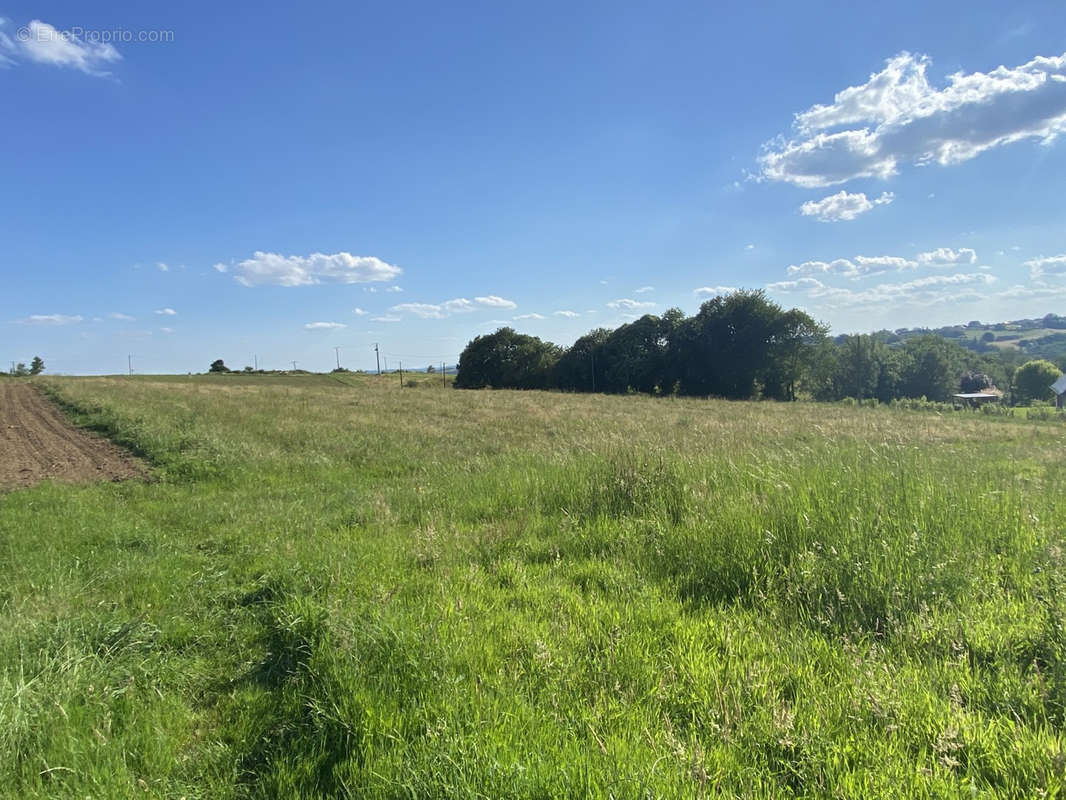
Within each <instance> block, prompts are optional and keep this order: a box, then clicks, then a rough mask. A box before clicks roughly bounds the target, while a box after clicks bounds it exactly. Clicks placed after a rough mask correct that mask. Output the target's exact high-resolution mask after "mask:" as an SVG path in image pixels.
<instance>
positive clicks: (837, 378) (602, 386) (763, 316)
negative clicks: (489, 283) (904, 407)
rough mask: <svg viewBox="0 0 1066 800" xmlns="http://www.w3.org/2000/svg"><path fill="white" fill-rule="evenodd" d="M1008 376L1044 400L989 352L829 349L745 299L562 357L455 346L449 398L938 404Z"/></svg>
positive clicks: (910, 344)
mask: <svg viewBox="0 0 1066 800" xmlns="http://www.w3.org/2000/svg"><path fill="white" fill-rule="evenodd" d="M1032 363H1035V362H1032ZM1044 364H1046V366H1047V367H1050V370H1051V371H1052V372H1054V373H1056V375H1055V376H1054V377H1052V378H1051V381H1053V380H1054V379H1055V377H1057V374H1061V373H1059V372H1058V370H1057V368H1056V367H1055V366H1054V365H1053V364H1049V363H1047V362H1044ZM1023 370H1024V372H1023ZM1016 373H1018V374H1020V375H1021V376H1022V377H1025V376H1026V375H1027V374H1029V373H1035V374H1036V376H1035V378H1034V379H1033V380H1031V381H1029V382H1028V383H1025V384H1024V387H1025V391H1024V392H1022V393H1021V394H1019V395H1018V396H1017V397H1016V398H1015V399H1016V400H1018V401H1020V402H1028V401H1030V400H1034V399H1040V400H1043V399H1050V390H1049V389H1045V390H1040V389H1039V387H1038V386H1037V384H1038V383H1039V381H1042V380H1044V379H1045V378H1046V377H1047V376H1048V375H1050V374H1051V372H1044V371H1041V370H1034V368H1032V367H1029V365H1025V366H1023V367H1020V368H1016V367H1015V365H1014V364H1012V363H1010V361H1009V359H1005V358H1002V357H1000V354H999V353H998V352H996V353H983V354H982V353H975V352H973V351H972V350H967V349H966V348H964V347H962V346H960V345H959V344H958V343H956V342H952V341H949V340H947V339H944V338H942V337H939V336H936V335H931V334H930V335H926V336H918V337H915V338H909V339H907V340H906V341H904V342H901V343H899V344H897V345H888V344H886V343H884V342H883V341H881V340H880V339H879V338H878V337H876V336H874V335H866V334H863V335H855V336H840V337H836V338H831V337H829V336H828V328H827V326H826V325H824V324H822V323H820V322H817V321H816V320H814V319H813V318H812V317H811V316H810V315H808V314H807V313H806V312H804V311H801V310H799V309H795V308H793V309H787V310H786V309H784V308H782V307H781V306H780V305H778V304H777V303H774V302H773V301H771V300H769V299H768V298H767V297H766V294H765V293H764V292H763V291H762V290H750V291H748V290H746V291H737V292H733V293H731V294H727V295H720V296H718V297H715V298H714V299H712V300H708V301H707V302H705V303H704V304H703V305H702V306H700V309H699V311H698V312H697V313H696V314H694V315H693V316H691V317H686V316H685V314H684V312H682V311H681V310H680V309H677V308H673V309H670V310H669V311H667V312H666V313H664V314H663V315H662V316H656V315H653V314H646V315H644V316H643V317H640V318H639V319H636V320H634V321H633V322H629V323H626V324H624V325H621V326H619V327H617V328H614V329H613V330H612V329H609V328H596V329H595V330H592V331H590V332H589V333H587V334H585V335H584V336H582V337H581V338H579V339H578V340H577V341H576V342H574V344H573V345H571V346H570V347H568V348H563V347H560V346H558V345H556V344H553V343H552V342H547V341H544V340H542V339H540V338H538V337H535V336H529V335H526V334H521V333H518V332H517V331H515V330H514V329H512V328H500V329H499V330H497V331H496V332H495V333H492V334H488V335H485V336H478V337H476V338H475V339H473V340H472V341H471V342H470V343H469V344H468V345H467V346H466V348H465V349H464V350H463V353H462V355H461V356H460V358H459V366H458V374H457V376H456V381H455V386H456V387H457V388H463V389H477V388H489V387H491V388H497V389H561V390H564V391H575V392H606V393H624V392H642V393H649V394H675V395H690V396H700V397H706V396H716V397H725V398H731V399H752V398H765V399H775V400H794V399H796V398H797V397H799V396H801V395H802V396H806V397H811V398H813V399H817V400H827V401H832V400H841V399H844V398H848V397H853V398H856V399H869V398H876V399H877V400H879V401H881V402H887V401H889V400H892V399H896V398H904V397H908V398H920V397H924V398H926V399H928V400H934V401H941V402H942V401H947V400H950V399H951V396H952V395H953V394H955V393H956V392H958V391H960V389H963V390H968V391H980V390H981V389H984V388H987V387H991V386H999V387H1007V386H1012V385H1013V384H1014V383H1015V381H1014V378H1015V374H1016ZM1051 381H1048V383H1050V382H1051ZM1045 386H1046V384H1045Z"/></svg>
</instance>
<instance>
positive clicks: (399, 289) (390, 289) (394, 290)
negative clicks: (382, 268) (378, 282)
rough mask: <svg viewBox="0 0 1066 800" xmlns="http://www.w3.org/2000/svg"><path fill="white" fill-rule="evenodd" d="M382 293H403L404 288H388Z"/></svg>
mask: <svg viewBox="0 0 1066 800" xmlns="http://www.w3.org/2000/svg"><path fill="white" fill-rule="evenodd" d="M382 291H383V292H392V293H395V292H402V291H403V287H402V286H386V287H385V288H384V289H382Z"/></svg>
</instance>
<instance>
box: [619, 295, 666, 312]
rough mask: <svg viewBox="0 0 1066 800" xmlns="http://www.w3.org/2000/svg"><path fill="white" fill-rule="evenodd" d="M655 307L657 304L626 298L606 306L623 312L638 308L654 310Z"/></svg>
mask: <svg viewBox="0 0 1066 800" xmlns="http://www.w3.org/2000/svg"><path fill="white" fill-rule="evenodd" d="M657 305H659V304H658V303H654V302H652V301H650V300H631V299H630V298H628V297H623V298H622V299H620V300H612V301H611V302H609V303H608V304H607V307H608V308H615V309H621V310H623V311H635V310H637V309H638V308H655V307H656V306H657Z"/></svg>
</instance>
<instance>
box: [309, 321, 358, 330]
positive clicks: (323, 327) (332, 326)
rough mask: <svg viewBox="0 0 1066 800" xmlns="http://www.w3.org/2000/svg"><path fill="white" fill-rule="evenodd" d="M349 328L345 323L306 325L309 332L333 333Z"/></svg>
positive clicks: (310, 323) (311, 323) (312, 323)
mask: <svg viewBox="0 0 1066 800" xmlns="http://www.w3.org/2000/svg"><path fill="white" fill-rule="evenodd" d="M347 327H348V326H347V325H345V324H344V323H343V322H308V323H307V324H306V325H304V328H306V329H307V330H309V331H333V330H339V329H341V328H347Z"/></svg>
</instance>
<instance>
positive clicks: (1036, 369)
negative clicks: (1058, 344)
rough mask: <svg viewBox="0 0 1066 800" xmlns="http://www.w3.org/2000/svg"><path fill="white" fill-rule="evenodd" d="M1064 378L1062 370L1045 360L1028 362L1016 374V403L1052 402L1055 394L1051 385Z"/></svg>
mask: <svg viewBox="0 0 1066 800" xmlns="http://www.w3.org/2000/svg"><path fill="white" fill-rule="evenodd" d="M1061 377H1062V370H1060V369H1059V368H1058V367H1056V366H1055V365H1054V364H1052V363H1051V362H1050V361H1047V360H1045V359H1039V360H1037V361H1026V362H1025V363H1024V364H1022V365H1021V366H1020V367H1018V370H1017V371H1016V372H1015V373H1014V402H1015V403H1020V404H1028V403H1031V402H1032V401H1033V400H1051V399H1052V398H1053V397H1054V396H1055V393H1054V392H1053V391H1052V390H1051V384H1053V383H1054V382H1055V381H1057V380H1058V379H1059V378H1061Z"/></svg>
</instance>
